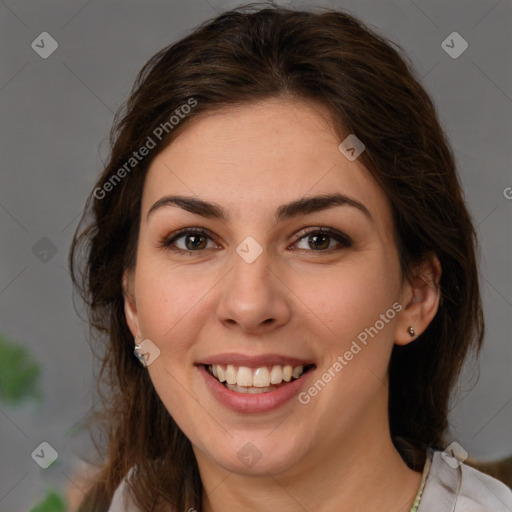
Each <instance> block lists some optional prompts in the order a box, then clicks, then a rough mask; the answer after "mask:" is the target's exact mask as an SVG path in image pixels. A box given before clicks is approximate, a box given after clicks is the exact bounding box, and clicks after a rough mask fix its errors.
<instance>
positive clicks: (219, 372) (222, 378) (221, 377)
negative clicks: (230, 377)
mask: <svg viewBox="0 0 512 512" xmlns="http://www.w3.org/2000/svg"><path fill="white" fill-rule="evenodd" d="M211 366H212V367H213V368H217V378H218V379H219V380H220V381H221V382H226V372H225V371H224V368H222V366H221V365H220V364H212V365H211ZM212 372H213V369H212ZM213 375H215V373H214V374H213Z"/></svg>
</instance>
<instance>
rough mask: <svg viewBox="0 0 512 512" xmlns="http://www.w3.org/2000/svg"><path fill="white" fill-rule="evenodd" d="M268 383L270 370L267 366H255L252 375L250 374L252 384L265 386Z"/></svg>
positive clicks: (260, 386)
mask: <svg viewBox="0 0 512 512" xmlns="http://www.w3.org/2000/svg"><path fill="white" fill-rule="evenodd" d="M239 371H240V370H239ZM269 384H270V372H269V371H268V368H266V367H263V368H256V370H255V371H254V375H253V376H252V385H253V386H255V387H257V388H266V387H267V386H268V385H269Z"/></svg>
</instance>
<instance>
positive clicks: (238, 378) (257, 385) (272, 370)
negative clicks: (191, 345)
mask: <svg viewBox="0 0 512 512" xmlns="http://www.w3.org/2000/svg"><path fill="white" fill-rule="evenodd" d="M203 366H204V368H205V369H206V371H207V372H208V373H209V374H210V375H211V376H212V377H213V378H214V379H216V380H217V381H218V382H219V383H220V384H222V385H223V386H224V387H225V388H226V389H229V390H230V391H233V392H235V393H243V394H251V395H256V394H261V393H270V392H272V391H277V390H278V389H280V388H283V387H286V386H287V385H289V384H291V383H292V382H294V381H296V380H299V379H301V378H303V377H304V375H305V374H307V373H308V372H310V371H312V370H314V369H315V368H316V366H315V365H314V364H307V365H296V366H292V365H289V364H287V365H279V364H275V365H272V366H259V367H257V368H251V367H248V366H236V365H232V364H205V365H203Z"/></svg>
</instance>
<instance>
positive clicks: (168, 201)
mask: <svg viewBox="0 0 512 512" xmlns="http://www.w3.org/2000/svg"><path fill="white" fill-rule="evenodd" d="M165 206H177V207H179V208H182V209H183V210H186V211H187V212H190V213H194V214H196V215H201V216H202V217H207V218H213V219H220V220H223V221H227V220H228V218H229V215H228V213H227V212H226V211H225V210H224V208H222V207H221V206H219V205H218V204H216V203H210V202H207V201H203V200H202V199H197V198H195V197H187V196H164V197H162V198H161V199H159V200H158V201H157V202H156V203H155V204H153V206H152V207H151V208H150V209H149V211H148V214H147V218H149V216H150V215H151V214H153V213H154V212H155V211H156V210H158V209H160V208H163V207H165ZM335 206H352V207H354V208H356V209H358V210H359V211H361V212H362V213H364V215H365V216H366V217H368V219H369V220H370V221H372V222H373V218H372V216H371V214H370V212H369V210H368V208H366V206H365V205H364V204H363V203H361V202H359V201H357V200H356V199H353V198H352V197H349V196H346V195H344V194H338V193H337V194H325V195H320V196H312V197H303V198H301V199H298V200H296V201H292V202H290V203H286V204H283V205H281V206H280V207H279V208H277V210H276V211H275V213H274V219H275V221H276V222H282V221H284V220H287V219H291V218H293V217H298V216H300V215H306V214H308V213H314V212H318V211H322V210H326V209H328V208H333V207H335Z"/></svg>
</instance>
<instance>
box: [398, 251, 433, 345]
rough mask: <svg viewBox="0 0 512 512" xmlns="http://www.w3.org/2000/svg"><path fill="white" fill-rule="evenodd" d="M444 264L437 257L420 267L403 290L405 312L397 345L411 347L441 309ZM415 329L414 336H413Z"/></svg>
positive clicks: (399, 320) (402, 316)
mask: <svg viewBox="0 0 512 512" xmlns="http://www.w3.org/2000/svg"><path fill="white" fill-rule="evenodd" d="M440 280H441V264H440V263H439V259H438V258H437V256H436V255H435V254H432V255H430V256H429V258H428V259H427V260H426V261H425V262H423V263H422V264H420V265H418V266H417V267H416V268H415V269H414V272H413V277H412V279H411V281H409V282H408V283H407V284H406V285H404V288H403V290H402V298H403V306H404V307H403V309H402V311H401V312H400V316H399V318H398V321H397V323H396V332H395V343H396V344H397V345H407V344H408V343H410V342H411V341H413V340H415V339H416V338H417V337H418V336H419V335H421V333H422V332H424V331H425V329H426V328H427V327H428V325H429V324H430V322H431V321H432V319H433V318H434V317H435V315H436V313H437V310H438V308H439V301H440V298H441V289H440V288H439V282H440ZM409 327H412V328H413V329H414V332H415V334H414V336H411V334H410V333H409Z"/></svg>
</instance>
